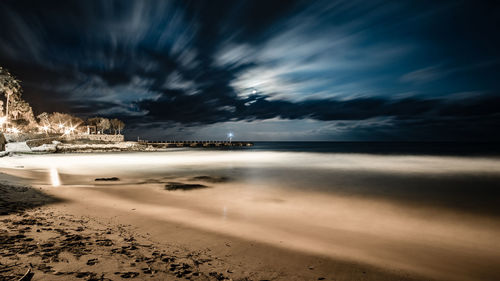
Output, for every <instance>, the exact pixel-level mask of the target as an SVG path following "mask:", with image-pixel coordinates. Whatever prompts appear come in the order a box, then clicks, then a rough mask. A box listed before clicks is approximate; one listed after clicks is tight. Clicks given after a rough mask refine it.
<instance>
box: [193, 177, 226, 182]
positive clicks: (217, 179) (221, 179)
mask: <svg viewBox="0 0 500 281" xmlns="http://www.w3.org/2000/svg"><path fill="white" fill-rule="evenodd" d="M189 180H190V181H205V182H211V183H220V182H227V181H229V178H227V177H215V176H197V177H192V178H191V179H189Z"/></svg>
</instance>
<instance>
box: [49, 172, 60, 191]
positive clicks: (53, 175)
mask: <svg viewBox="0 0 500 281" xmlns="http://www.w3.org/2000/svg"><path fill="white" fill-rule="evenodd" d="M50 182H51V183H52V186H54V187H58V186H60V185H61V180H60V179H59V173H58V172H57V169H56V168H51V169H50Z"/></svg>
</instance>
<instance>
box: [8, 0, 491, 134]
mask: <svg viewBox="0 0 500 281" xmlns="http://www.w3.org/2000/svg"><path fill="white" fill-rule="evenodd" d="M490 2H492V3H491V4H488V2H487V1H470V2H469V1H362V0H359V1H356V0H354V1H353V0H349V1H333V0H331V1H309V0H306V1H273V0H265V1H256V0H248V1H237V0H231V1H213V0H206V1H201V0H199V1H148V0H144V1H125V0H122V1H106V0H99V1H90V0H81V1H38V0H33V1H24V0H2V1H1V2H0V65H1V66H3V67H5V68H7V69H9V70H10V71H11V72H12V73H13V74H14V75H15V76H16V77H17V78H19V79H20V80H21V81H22V86H23V88H24V94H23V96H24V98H25V99H26V100H27V101H28V102H30V103H31V104H32V106H33V107H34V111H35V114H37V113H41V112H43V111H48V112H52V111H61V112H68V113H73V114H75V115H78V116H80V117H83V118H86V117H93V116H95V115H100V116H106V117H117V118H120V119H123V120H124V121H125V122H126V123H127V130H126V134H127V137H128V138H129V139H133V138H136V136H138V135H140V136H142V137H143V138H149V139H153V138H157V139H174V138H175V139H224V138H225V136H226V134H227V132H229V131H232V132H234V134H235V139H240V140H332V141H334V140H339V141H346V140H355V141H368V140H398V141H399V140H403V141H430V140H439V141H443V140H445V141H449V140H457V141H467V140H480V141H491V140H500V126H499V125H500V83H499V80H500V79H499V78H500V77H499V73H500V72H499V70H500V38H499V37H500V36H499V34H500V31H499V30H500V23H499V22H500V8H499V5H498V4H493V2H494V1H490Z"/></svg>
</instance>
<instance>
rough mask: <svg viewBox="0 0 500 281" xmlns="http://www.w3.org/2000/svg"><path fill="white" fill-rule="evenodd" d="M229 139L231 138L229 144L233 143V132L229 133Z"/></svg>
mask: <svg viewBox="0 0 500 281" xmlns="http://www.w3.org/2000/svg"><path fill="white" fill-rule="evenodd" d="M227 137H228V138H229V142H231V141H232V140H233V137H234V134H233V132H229V133H228V134H227Z"/></svg>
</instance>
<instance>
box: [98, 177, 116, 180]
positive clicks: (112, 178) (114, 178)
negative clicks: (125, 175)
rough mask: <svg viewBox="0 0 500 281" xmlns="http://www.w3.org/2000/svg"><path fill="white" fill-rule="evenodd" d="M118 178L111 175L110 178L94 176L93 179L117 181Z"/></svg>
mask: <svg viewBox="0 0 500 281" xmlns="http://www.w3.org/2000/svg"><path fill="white" fill-rule="evenodd" d="M119 180H120V179H119V178H117V177H111V178H96V179H95V181H119Z"/></svg>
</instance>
